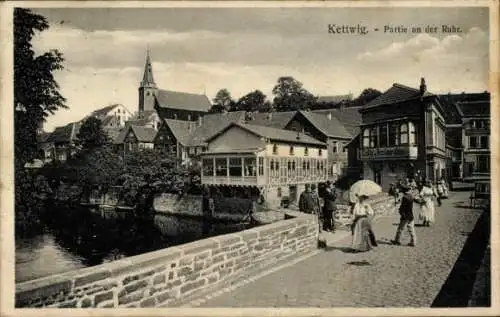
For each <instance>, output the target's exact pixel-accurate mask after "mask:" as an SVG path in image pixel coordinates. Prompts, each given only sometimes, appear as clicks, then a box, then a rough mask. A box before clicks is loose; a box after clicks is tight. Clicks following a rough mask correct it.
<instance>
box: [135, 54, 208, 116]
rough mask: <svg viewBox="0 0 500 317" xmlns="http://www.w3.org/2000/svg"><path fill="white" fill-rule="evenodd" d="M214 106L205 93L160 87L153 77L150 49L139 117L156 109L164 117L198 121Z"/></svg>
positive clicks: (141, 85) (143, 80) (140, 99)
mask: <svg viewBox="0 0 500 317" xmlns="http://www.w3.org/2000/svg"><path fill="white" fill-rule="evenodd" d="M211 107H212V105H211V103H210V100H209V99H208V97H207V96H206V95H204V94H194V93H187V92H178V91H171V90H164V89H159V88H158V86H157V85H156V83H155V80H154V78H153V67H152V65H151V58H150V56H149V51H148V53H147V56H146V65H145V67H144V76H143V78H142V81H141V83H140V86H139V117H140V118H141V117H145V115H144V114H146V115H147V114H150V113H151V112H154V111H155V110H156V111H157V112H158V115H159V116H160V117H161V118H162V119H175V120H185V121H197V120H198V119H199V118H200V117H202V116H203V115H205V114H206V113H208V111H209V110H210V108H211Z"/></svg>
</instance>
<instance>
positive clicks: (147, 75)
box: [141, 48, 156, 88]
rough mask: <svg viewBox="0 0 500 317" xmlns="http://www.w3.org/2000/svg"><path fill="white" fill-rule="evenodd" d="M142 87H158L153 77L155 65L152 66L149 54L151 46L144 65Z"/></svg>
mask: <svg viewBox="0 0 500 317" xmlns="http://www.w3.org/2000/svg"><path fill="white" fill-rule="evenodd" d="M141 87H153V88H156V83H155V80H154V78H153V67H152V66H151V58H150V56H149V48H148V50H147V55H146V65H145V66H144V76H143V77H142V81H141Z"/></svg>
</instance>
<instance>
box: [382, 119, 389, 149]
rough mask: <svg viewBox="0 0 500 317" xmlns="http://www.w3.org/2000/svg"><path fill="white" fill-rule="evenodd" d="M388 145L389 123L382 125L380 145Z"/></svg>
mask: <svg viewBox="0 0 500 317" xmlns="http://www.w3.org/2000/svg"><path fill="white" fill-rule="evenodd" d="M388 145H389V142H388V133H387V124H384V125H381V126H380V147H387V146H388Z"/></svg>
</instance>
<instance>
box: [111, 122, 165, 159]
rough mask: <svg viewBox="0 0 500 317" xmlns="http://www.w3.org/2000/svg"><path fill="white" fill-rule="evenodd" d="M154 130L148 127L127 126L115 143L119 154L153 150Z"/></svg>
mask: <svg viewBox="0 0 500 317" xmlns="http://www.w3.org/2000/svg"><path fill="white" fill-rule="evenodd" d="M155 136H156V130H155V129H153V128H150V127H144V126H137V125H127V126H125V128H124V129H123V130H122V131H121V132H120V134H119V136H118V137H117V139H116V141H115V146H116V147H117V149H118V152H119V153H124V154H125V153H129V152H137V151H141V150H147V149H150V150H153V149H154V139H155Z"/></svg>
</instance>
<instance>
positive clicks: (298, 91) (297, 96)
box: [273, 76, 316, 111]
mask: <svg viewBox="0 0 500 317" xmlns="http://www.w3.org/2000/svg"><path fill="white" fill-rule="evenodd" d="M273 95H274V100H273V108H274V109H275V110H276V111H294V110H303V109H309V108H311V106H312V105H313V104H314V103H315V102H316V98H315V97H314V96H313V95H312V94H311V93H310V92H308V91H307V90H306V89H304V88H303V85H302V83H301V82H299V81H297V80H296V79H294V78H293V77H290V76H285V77H280V78H278V83H277V84H276V86H274V88H273Z"/></svg>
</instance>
